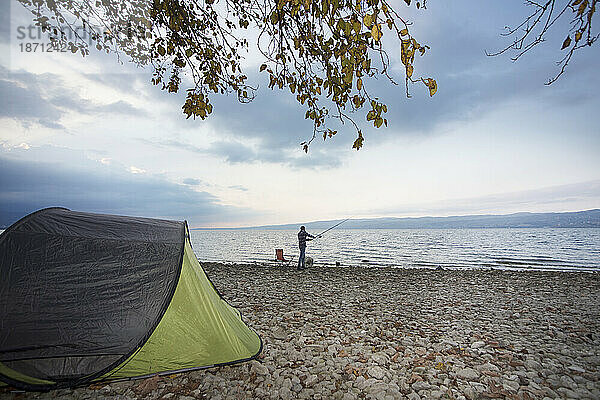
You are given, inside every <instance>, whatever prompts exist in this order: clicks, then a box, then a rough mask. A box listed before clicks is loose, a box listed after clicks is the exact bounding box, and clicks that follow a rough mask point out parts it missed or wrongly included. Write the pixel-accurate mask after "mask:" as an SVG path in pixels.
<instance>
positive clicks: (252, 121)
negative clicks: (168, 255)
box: [0, 0, 600, 226]
mask: <svg viewBox="0 0 600 400" xmlns="http://www.w3.org/2000/svg"><path fill="white" fill-rule="evenodd" d="M11 4H12V10H11V12H10V14H11V16H12V25H11V24H8V23H5V24H3V28H2V30H1V32H2V33H3V37H2V40H0V45H3V46H4V47H3V48H6V46H8V47H10V48H11V51H12V53H11V55H12V56H13V57H12V59H10V57H9V59H8V60H7V57H6V54H4V55H3V56H5V57H4V58H3V62H2V64H1V65H0V145H1V146H2V148H1V150H0V162H1V163H2V164H1V168H2V172H1V173H0V185H1V189H0V210H1V211H0V212H1V215H0V218H1V220H0V224H1V223H7V221H11V220H14V219H16V218H18V217H22V216H23V215H24V214H26V213H28V212H30V211H33V210H35V209H37V208H41V207H46V206H57V205H60V206H66V207H69V208H73V209H78V210H81V211H98V212H115V213H120V214H132V215H145V216H157V217H158V216H160V217H166V218H177V219H188V220H191V221H192V225H193V226H229V225H264V224H271V223H286V222H294V221H298V220H310V219H329V218H338V217H346V216H347V215H355V216H357V215H359V214H360V215H365V216H388V215H389V216H398V217H401V216H403V215H448V214H449V213H452V214H454V213H472V212H484V211H485V210H490V211H491V210H493V212H496V213H502V212H503V211H506V212H515V211H553V210H556V211H567V210H571V211H575V210H577V209H579V208H581V207H586V208H587V207H589V208H594V207H600V193H598V190H597V187H598V179H600V174H599V172H598V171H600V158H599V157H598V156H597V154H600V128H599V125H598V122H597V118H595V115H596V112H597V110H598V109H599V108H600V99H599V98H598V96H597V95H596V94H597V92H598V89H600V76H599V75H598V73H597V71H596V69H597V65H599V64H600V55H599V53H598V51H597V50H598V48H597V47H595V48H592V49H590V50H588V51H584V52H581V53H580V54H579V55H578V56H577V57H576V58H575V59H574V60H573V61H572V62H571V65H570V66H569V69H568V70H567V73H566V74H565V75H564V76H563V77H562V78H561V79H560V80H559V81H558V82H556V83H555V84H553V85H551V86H549V87H548V86H545V85H544V83H545V82H546V81H547V79H548V78H550V77H551V76H553V74H554V73H556V69H555V61H558V60H559V59H560V57H561V55H562V53H561V52H560V44H561V43H562V40H564V38H563V37H562V36H563V30H564V27H557V30H556V33H552V34H551V35H550V36H549V37H548V42H547V43H544V44H543V45H542V46H540V47H539V48H537V49H535V50H534V51H532V52H531V54H528V55H527V56H525V57H524V58H523V59H522V60H520V61H519V62H516V63H513V62H511V61H510V60H509V57H508V56H500V57H487V56H485V51H486V50H490V51H491V50H496V49H499V48H501V47H502V46H503V45H504V44H506V42H504V41H503V39H502V38H501V36H500V33H501V32H502V28H503V27H504V26H505V25H507V24H513V25H514V23H518V22H519V21H520V18H522V17H523V16H524V15H525V14H524V12H526V11H527V8H526V7H524V6H523V5H522V4H520V3H510V4H508V3H498V2H494V1H491V0H486V1H481V2H473V1H466V0H461V1H455V2H435V3H431V4H428V9H427V10H421V11H416V10H414V7H413V8H405V7H404V5H403V4H401V5H400V9H399V10H400V11H401V12H402V13H403V14H402V15H405V14H404V13H406V16H407V17H408V18H409V20H411V21H414V22H415V23H414V25H413V26H412V29H413V34H414V35H415V37H417V39H418V40H419V41H420V42H421V43H425V44H427V45H430V46H431V50H429V51H428V53H427V54H426V56H425V57H422V58H421V57H418V59H417V61H416V73H420V74H423V75H424V76H425V77H429V76H432V77H434V78H435V79H436V80H437V82H438V86H439V90H438V93H437V94H436V95H435V96H434V97H429V95H428V93H427V89H426V88H425V87H423V86H422V85H418V84H417V85H413V86H412V87H411V89H410V90H411V93H412V95H413V96H412V98H410V99H407V98H406V95H405V91H404V87H403V85H402V84H401V85H399V86H393V85H390V84H389V83H387V82H386V81H385V80H384V79H379V80H377V81H375V82H365V84H366V85H369V86H368V87H369V89H371V91H372V93H376V94H377V95H378V96H379V97H380V99H381V100H382V101H384V102H385V103H387V105H388V110H389V111H388V114H387V119H388V121H389V128H387V129H383V128H382V129H379V130H376V129H374V128H373V127H372V126H370V125H369V124H367V123H366V122H364V121H362V118H363V117H362V115H361V114H357V115H356V116H355V117H356V121H357V123H358V124H359V126H360V128H361V129H362V130H363V132H364V134H365V138H366V140H365V143H364V147H363V149H362V150H361V151H360V152H356V151H354V150H352V149H351V147H352V143H353V141H354V139H355V137H356V132H355V131H354V129H353V127H352V126H351V125H349V124H346V125H345V126H341V125H339V122H337V121H336V120H331V121H330V122H331V127H332V128H333V129H337V130H338V131H339V133H338V135H336V136H335V137H334V138H333V139H327V140H325V141H323V139H322V138H321V137H318V136H317V137H316V138H315V140H314V141H313V142H312V144H311V147H310V151H309V153H308V154H305V153H304V152H303V151H302V150H301V147H300V143H301V142H303V141H305V140H308V139H310V138H311V137H312V125H311V123H310V121H308V120H305V119H304V112H305V110H304V109H303V108H302V107H301V106H300V105H298V104H297V103H296V101H295V96H294V95H291V94H289V93H288V92H286V91H280V90H270V89H268V87H267V85H266V80H265V79H266V75H265V74H264V73H263V74H259V73H258V71H257V70H256V69H257V68H258V67H257V66H256V65H254V64H252V63H250V64H252V65H253V67H252V68H253V69H251V70H248V71H245V72H246V74H247V75H248V76H249V81H250V82H251V83H252V84H257V85H258V86H259V90H258V92H257V98H256V100H255V101H254V102H252V103H251V104H239V103H238V102H237V100H236V99H235V97H232V96H229V97H226V96H214V97H213V98H212V99H211V101H212V102H213V104H214V112H213V114H212V115H211V116H210V117H209V118H208V119H207V120H205V121H202V120H199V119H198V120H193V119H186V118H185V115H183V113H182V111H181V106H182V104H183V102H184V100H185V90H184V89H185V85H184V87H182V91H181V92H180V93H178V94H175V95H173V94H168V93H166V92H164V91H161V90H160V88H158V87H155V86H152V84H151V83H150V79H151V73H152V71H151V70H148V69H146V70H143V69H138V68H135V67H133V66H131V65H128V64H127V63H125V64H124V65H119V63H118V62H117V61H116V60H115V58H114V56H112V55H109V56H103V55H102V54H100V53H96V52H93V54H92V55H91V56H90V57H88V58H86V59H82V58H81V57H80V56H72V55H70V54H58V55H47V54H37V55H36V54H19V53H15V50H16V49H17V48H18V47H17V46H18V43H17V42H16V41H15V38H14V37H13V36H14V32H13V28H14V24H28V23H29V21H28V20H26V19H25V20H24V19H23V18H24V17H23V16H24V15H25V16H27V15H26V13H23V10H22V7H21V6H20V5H19V4H18V2H17V1H15V0H11ZM3 7H4V8H5V9H6V2H4V3H3ZM3 18H4V19H3V20H4V21H5V22H6V19H7V17H6V13H3ZM7 25H10V26H9V27H8V28H7ZM384 38H387V37H386V36H384ZM389 54H390V57H391V61H392V67H393V68H392V69H393V70H394V72H395V73H396V77H397V78H398V79H397V80H398V81H399V82H403V79H402V77H403V72H402V71H401V70H400V71H398V69H399V67H400V64H399V53H398V49H393V48H392V49H390V50H389ZM252 57H253V56H251V58H252ZM121 72H122V73H121ZM582 182H583V183H582ZM590 188H592V189H590ZM593 188H596V189H593Z"/></svg>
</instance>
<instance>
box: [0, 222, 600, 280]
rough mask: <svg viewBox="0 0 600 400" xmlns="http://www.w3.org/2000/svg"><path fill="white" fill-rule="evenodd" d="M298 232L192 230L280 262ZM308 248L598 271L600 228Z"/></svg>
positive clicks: (367, 235) (242, 256) (355, 233)
mask: <svg viewBox="0 0 600 400" xmlns="http://www.w3.org/2000/svg"><path fill="white" fill-rule="evenodd" d="M0 233H2V230H0ZM297 233H298V232H297V231H295V230H294V231H291V230H198V231H191V232H190V234H191V241H192V246H193V248H194V252H195V253H196V255H197V256H198V259H199V260H200V261H215V262H227V263H255V264H265V265H277V262H276V261H275V249H284V255H285V256H286V257H288V256H290V255H293V256H294V260H297V259H298V238H297ZM311 233H318V232H311ZM306 254H307V256H310V257H312V258H313V259H314V262H315V264H318V265H324V266H335V265H336V262H339V263H340V265H341V266H343V267H347V266H366V267H398V268H437V267H438V266H441V267H443V268H497V269H512V270H522V269H538V270H580V271H600V229H594V228H543V229H527V228H519V229H334V230H332V231H330V232H328V233H327V234H326V235H325V236H324V237H323V238H321V239H317V240H314V241H310V242H308V248H307V253H306Z"/></svg>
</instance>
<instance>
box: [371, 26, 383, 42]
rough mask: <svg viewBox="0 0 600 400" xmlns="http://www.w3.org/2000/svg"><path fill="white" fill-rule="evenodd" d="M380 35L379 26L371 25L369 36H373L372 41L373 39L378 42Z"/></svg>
mask: <svg viewBox="0 0 600 400" xmlns="http://www.w3.org/2000/svg"><path fill="white" fill-rule="evenodd" d="M381 35H382V33H381V29H380V28H379V24H373V28H371V36H373V39H375V41H376V42H379V39H381Z"/></svg>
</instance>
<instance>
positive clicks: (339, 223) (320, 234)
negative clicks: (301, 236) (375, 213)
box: [316, 218, 352, 237]
mask: <svg viewBox="0 0 600 400" xmlns="http://www.w3.org/2000/svg"><path fill="white" fill-rule="evenodd" d="M349 219H352V218H346V219H345V220H343V221H342V222H338V223H337V224H335V225H334V226H332V227H331V228H329V229H326V230H324V231H323V232H321V233H319V234H318V235H317V236H316V237H320V236H322V235H323V234H324V233H325V232H329V231H330V230H332V229H333V228H335V227H337V226H340V225H341V224H343V223H344V222H346V221H348V220H349Z"/></svg>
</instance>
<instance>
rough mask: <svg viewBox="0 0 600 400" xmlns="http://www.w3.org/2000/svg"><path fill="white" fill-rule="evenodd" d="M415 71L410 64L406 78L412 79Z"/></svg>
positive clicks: (407, 67)
mask: <svg viewBox="0 0 600 400" xmlns="http://www.w3.org/2000/svg"><path fill="white" fill-rule="evenodd" d="M413 71H414V68H413V66H412V65H411V64H408V65H407V66H406V76H407V77H409V78H410V77H411V76H412V74H413Z"/></svg>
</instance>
